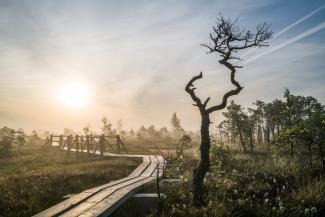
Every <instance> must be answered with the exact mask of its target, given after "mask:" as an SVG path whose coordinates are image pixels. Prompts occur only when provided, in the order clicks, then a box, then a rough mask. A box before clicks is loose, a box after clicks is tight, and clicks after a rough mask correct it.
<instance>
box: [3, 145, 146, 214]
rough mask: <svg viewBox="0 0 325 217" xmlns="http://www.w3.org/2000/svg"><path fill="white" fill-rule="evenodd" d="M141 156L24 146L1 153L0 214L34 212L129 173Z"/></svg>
mask: <svg viewBox="0 0 325 217" xmlns="http://www.w3.org/2000/svg"><path fill="white" fill-rule="evenodd" d="M140 160H141V159H137V158H134V159H130V158H113V157H110V158H108V157H99V156H94V155H89V156H88V155H87V154H78V155H77V154H75V153H71V154H68V153H65V152H62V151H59V150H56V149H54V148H51V149H48V148H42V147H39V146H38V147H37V146H32V147H25V149H24V150H23V151H22V153H20V154H18V153H17V152H15V153H13V154H11V155H10V156H0V195H1V197H0V216H31V215H33V214H35V213H38V212H40V211H42V210H44V209H46V208H48V207H50V206H52V205H54V204H56V203H58V202H60V201H62V200H63V199H62V197H63V196H65V195H68V194H74V193H78V192H81V191H83V190H85V189H88V188H91V187H95V186H98V185H101V184H104V183H107V182H109V181H111V180H116V179H119V178H122V177H125V176H127V175H128V174H129V173H130V172H131V171H132V170H133V169H135V167H136V166H137V165H138V164H139V163H140Z"/></svg>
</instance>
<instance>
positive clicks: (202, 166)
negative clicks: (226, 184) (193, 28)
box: [185, 16, 272, 206]
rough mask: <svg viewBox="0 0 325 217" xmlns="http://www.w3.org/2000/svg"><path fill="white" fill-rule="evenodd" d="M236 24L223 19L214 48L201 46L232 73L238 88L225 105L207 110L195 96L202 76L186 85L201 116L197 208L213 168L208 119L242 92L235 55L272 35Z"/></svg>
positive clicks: (195, 184) (262, 27)
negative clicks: (206, 177) (205, 178)
mask: <svg viewBox="0 0 325 217" xmlns="http://www.w3.org/2000/svg"><path fill="white" fill-rule="evenodd" d="M235 24H236V21H231V20H230V19H228V20H227V19H224V18H223V17H222V16H221V17H220V19H219V22H218V23H217V25H216V26H215V27H214V28H213V31H214V32H213V33H211V34H210V38H211V40H212V42H213V45H208V44H203V45H202V46H204V47H206V48H208V49H209V52H208V53H218V54H219V55H220V56H221V60H220V61H219V63H220V64H221V65H224V66H225V67H226V68H227V69H229V70H230V81H231V83H232V84H233V85H234V86H235V87H236V88H235V89H233V90H230V91H228V92H227V93H226V94H225V95H224V96H223V98H222V102H221V103H220V104H218V105H215V106H212V107H210V108H207V104H208V102H209V100H210V97H208V98H207V99H206V100H205V101H204V102H202V101H201V99H200V98H199V97H197V95H196V94H195V92H194V91H195V89H196V88H195V87H194V82H195V81H196V80H199V79H201V78H202V77H203V76H202V72H201V73H200V74H199V75H197V76H194V77H193V78H192V79H191V80H190V81H189V82H188V83H187V85H186V87H185V91H186V92H187V93H188V94H189V95H190V96H191V98H192V100H193V101H194V102H195V104H194V106H197V107H198V109H199V111H200V114H201V145H200V151H201V155H200V156H201V158H200V161H199V164H198V166H197V168H196V169H194V172H193V183H192V184H193V200H192V204H193V205H194V206H201V205H203V181H204V177H205V174H206V173H207V172H208V171H209V168H210V156H209V154H210V153H209V152H210V135H209V125H210V117H209V115H210V114H211V113H213V112H215V111H219V110H221V109H224V108H225V107H226V106H227V100H228V98H229V97H230V96H233V95H237V94H238V93H239V92H240V91H241V90H242V89H243V88H242V87H241V86H240V84H239V83H238V82H237V81H236V80H235V73H236V68H241V66H236V65H233V64H232V63H231V62H230V60H233V59H239V58H237V57H235V56H233V55H232V54H233V53H237V52H238V51H240V50H244V49H246V48H250V47H262V46H266V43H265V42H266V41H267V40H268V39H270V38H271V36H272V32H271V31H268V27H269V26H268V25H267V24H266V23H264V24H262V25H258V26H257V28H256V29H257V30H256V33H255V34H252V32H251V31H245V30H241V29H240V28H238V27H237V26H236V25H235Z"/></svg>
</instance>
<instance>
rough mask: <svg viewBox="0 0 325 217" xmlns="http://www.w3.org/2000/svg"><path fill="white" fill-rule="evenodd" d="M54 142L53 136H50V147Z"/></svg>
mask: <svg viewBox="0 0 325 217" xmlns="http://www.w3.org/2000/svg"><path fill="white" fill-rule="evenodd" d="M52 141H53V135H52V134H51V135H50V140H49V146H52Z"/></svg>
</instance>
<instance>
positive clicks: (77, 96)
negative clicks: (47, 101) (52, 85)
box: [58, 83, 89, 109]
mask: <svg viewBox="0 0 325 217" xmlns="http://www.w3.org/2000/svg"><path fill="white" fill-rule="evenodd" d="M58 91H59V92H58V93H59V99H60V101H61V102H62V103H63V105H65V106H66V107H69V108H75V109H77V108H82V107H84V106H86V105H87V103H88V101H89V90H88V88H87V86H86V85H84V84H82V83H66V84H64V85H62V86H61V87H59V90H58Z"/></svg>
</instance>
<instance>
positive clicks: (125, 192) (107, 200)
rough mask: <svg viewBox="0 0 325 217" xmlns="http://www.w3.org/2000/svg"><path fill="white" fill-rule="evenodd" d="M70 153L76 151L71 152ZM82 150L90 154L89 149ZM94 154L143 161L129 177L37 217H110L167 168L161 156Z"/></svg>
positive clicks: (77, 197) (50, 209)
mask: <svg viewBox="0 0 325 217" xmlns="http://www.w3.org/2000/svg"><path fill="white" fill-rule="evenodd" d="M71 151H76V150H75V149H71ZM82 151H83V152H87V150H82ZM94 153H95V154H103V155H104V156H116V157H140V158H142V159H143V161H142V163H141V164H140V165H139V166H138V167H137V168H136V169H135V170H134V171H133V172H132V173H131V174H130V175H129V176H127V177H125V178H122V179H119V180H116V181H112V182H109V183H107V184H104V185H101V186H98V187H95V188H91V189H88V190H85V191H83V192H81V193H79V194H76V195H74V196H72V197H71V198H69V199H67V200H65V201H62V202H61V203H59V204H57V205H55V206H52V207H50V208H48V209H47V210H44V211H43V212H40V213H38V214H36V215H35V217H36V216H37V217H50V216H65V217H67V216H69V217H74V216H82V217H90V216H91V217H94V216H109V215H110V214H111V213H112V212H113V211H114V210H116V209H117V208H118V207H119V206H120V205H121V204H123V203H124V202H125V201H126V200H127V199H128V198H129V197H131V196H132V195H133V194H134V193H136V192H137V191H138V190H140V188H141V186H143V185H144V184H147V183H150V182H152V181H154V180H156V179H157V177H161V176H162V174H163V169H164V167H165V160H164V158H163V157H162V156H154V155H130V154H113V153H108V152H104V153H101V152H100V151H95V152H94ZM157 172H158V174H157Z"/></svg>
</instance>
